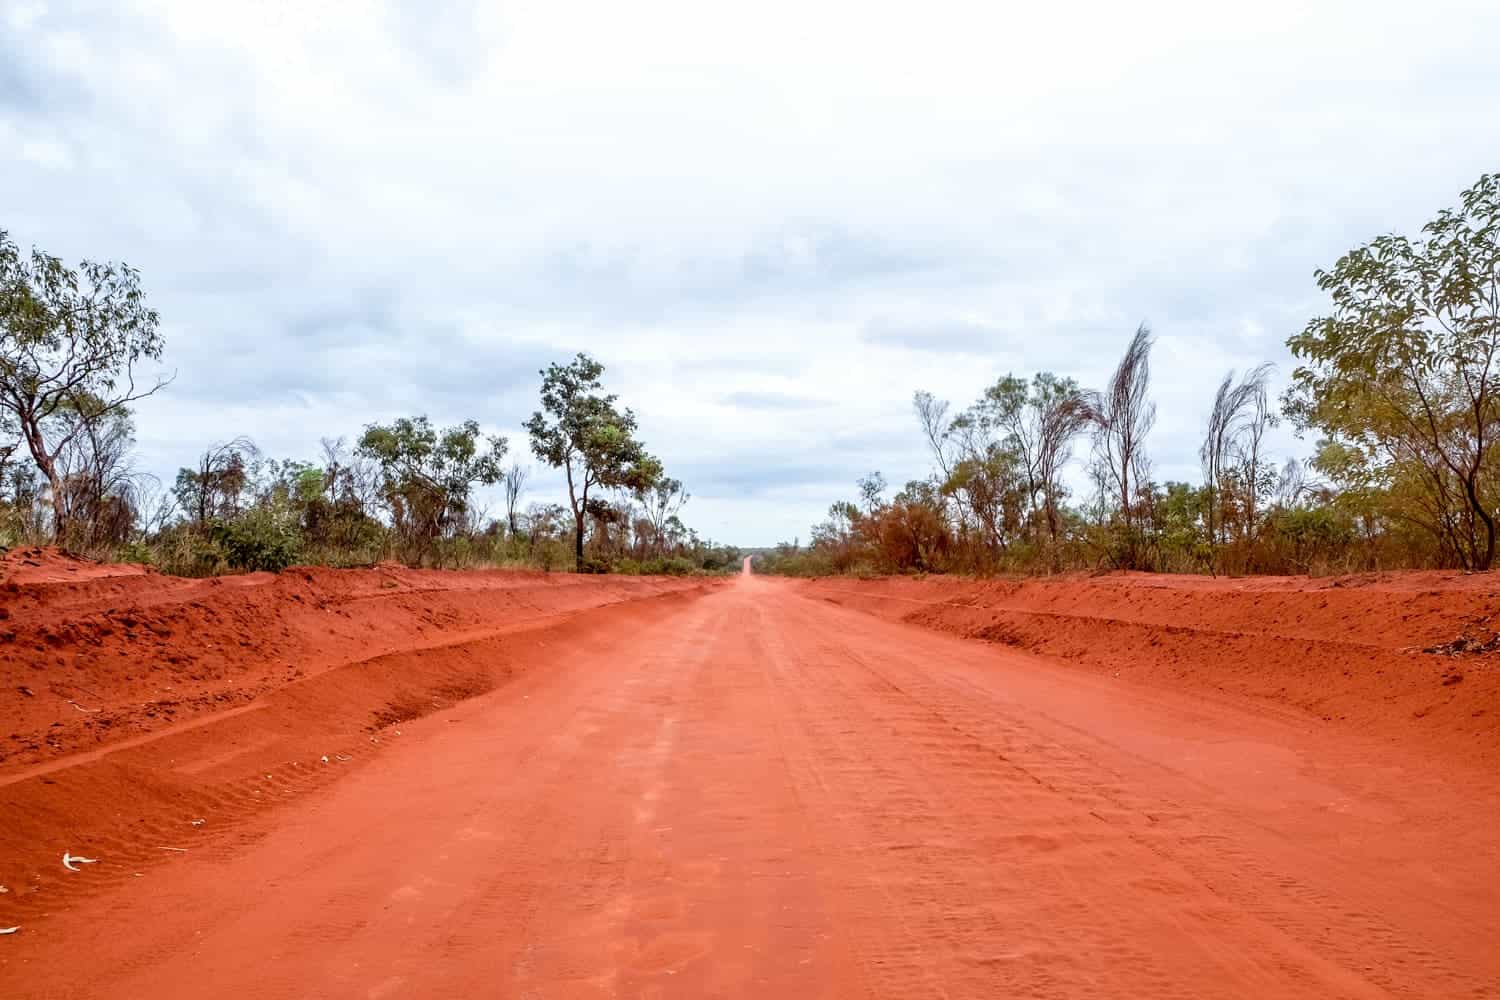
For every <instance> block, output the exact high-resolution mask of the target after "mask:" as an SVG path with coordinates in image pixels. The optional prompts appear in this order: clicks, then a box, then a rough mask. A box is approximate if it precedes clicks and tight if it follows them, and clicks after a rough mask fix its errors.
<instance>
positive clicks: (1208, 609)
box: [802, 572, 1500, 767]
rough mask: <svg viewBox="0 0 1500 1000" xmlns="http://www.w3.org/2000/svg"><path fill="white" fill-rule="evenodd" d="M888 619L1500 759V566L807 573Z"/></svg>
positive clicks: (1447, 751)
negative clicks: (1229, 574)
mask: <svg viewBox="0 0 1500 1000" xmlns="http://www.w3.org/2000/svg"><path fill="white" fill-rule="evenodd" d="M802 586H803V593H805V594H807V595H808V596H811V597H817V598H820V599H823V600H826V601H829V602H832V603H835V604H841V605H845V606H847V607H851V608H856V609H858V610H861V611H865V612H868V613H871V614H875V615H878V616H879V617H882V618H886V619H889V620H895V621H902V622H908V623H911V624H916V625H921V626H924V627H926V628H930V629H934V630H937V631H940V632H946V633H949V634H953V635H959V636H963V637H965V638H970V639H979V640H983V641H986V642H993V643H999V644H1003V645H1006V646H1011V647H1016V648H1020V649H1025V650H1028V651H1031V652H1034V653H1039V654H1043V655H1046V656H1050V657H1056V658H1058V659H1061V660H1065V661H1067V662H1069V663H1071V664H1073V665H1075V666H1079V667H1084V668H1087V669H1090V670H1093V671H1098V672H1101V673H1104V674H1106V675H1108V676H1111V677H1116V678H1119V679H1121V680H1127V681H1133V682H1140V683H1145V684H1150V685H1160V686H1165V687H1170V688H1172V689H1174V690H1182V691H1189V692H1194V693H1198V694H1206V695H1210V696H1212V695H1229V696H1236V697H1240V696H1248V697H1249V698H1251V699H1253V700H1255V701H1257V702H1259V703H1260V704H1261V705H1262V706H1263V707H1264V708H1265V709H1266V710H1269V711H1273V712H1274V711H1286V710H1291V711H1292V712H1294V713H1296V714H1301V713H1307V714H1309V715H1311V716H1312V717H1314V718H1316V719H1320V720H1322V721H1323V722H1326V723H1330V724H1334V725H1337V726H1343V727H1350V728H1354V729H1358V730H1362V731H1365V732H1367V733H1369V734H1370V735H1374V736H1378V737H1381V738H1385V739H1390V740H1399V741H1402V742H1404V743H1409V744H1411V743H1414V744H1416V745H1419V746H1425V747H1427V748H1428V749H1429V750H1432V751H1434V752H1437V753H1440V754H1442V755H1444V756H1447V757H1450V758H1451V759H1453V760H1454V761H1455V762H1457V763H1462V764H1469V765H1479V766H1485V767H1489V766H1491V765H1494V764H1496V763H1497V762H1500V651H1497V647H1500V631H1497V630H1500V577H1497V576H1495V575H1491V574H1484V575H1470V576H1465V575H1460V574H1457V573H1437V572H1422V573H1387V574H1369V575H1365V576H1352V577H1337V578H1330V579H1326V580H1309V579H1305V578H1291V577H1256V578H1249V579H1239V580H1230V579H1218V580H1215V579H1211V578H1206V577H1194V576H1160V575H1148V574H1116V575H1109V576H1102V577H1075V576H1069V577H1061V578H1055V579H1051V580H1027V581H1019V582H1018V581H974V580H960V579H948V578H936V577H929V578H926V579H911V578H890V579H880V580H855V579H847V578H826V579H819V580H812V581H808V582H806V583H805V584H803V585H802Z"/></svg>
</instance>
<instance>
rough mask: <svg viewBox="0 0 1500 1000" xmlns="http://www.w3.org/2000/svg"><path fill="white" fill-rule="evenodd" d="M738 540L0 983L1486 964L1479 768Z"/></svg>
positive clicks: (775, 986)
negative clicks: (716, 558)
mask: <svg viewBox="0 0 1500 1000" xmlns="http://www.w3.org/2000/svg"><path fill="white" fill-rule="evenodd" d="M749 570H750V567H749V560H748V559H747V560H746V563H745V566H744V572H743V574H742V575H741V576H740V577H739V578H737V579H736V580H734V581H733V582H732V583H731V584H728V585H725V586H723V587H721V588H718V589H714V590H710V591H708V592H706V593H704V594H703V595H702V596H697V597H694V598H692V599H690V600H679V601H674V602H671V603H666V604H662V605H658V606H653V607H652V608H651V609H650V611H649V613H647V612H642V613H640V614H636V615H630V616H620V617H619V618H618V619H617V620H614V621H612V623H610V624H606V625H601V626H599V627H598V628H595V629H592V630H583V631H580V632H579V633H577V634H576V635H573V636H572V637H571V638H570V639H569V640H568V644H567V646H566V648H565V649H564V650H562V651H557V650H554V651H553V652H554V653H556V655H553V656H552V657H551V658H550V659H549V660H548V661H547V664H546V666H545V667H542V666H538V667H536V668H534V669H530V670H527V671H525V672H522V673H519V674H518V675H517V676H516V677H515V679H514V680H512V681H510V682H509V683H507V684H505V685H504V686H502V687H500V688H498V689H497V690H495V691H492V692H490V693H488V694H485V695H482V696H480V697H477V698H474V699H472V700H469V701H465V702H462V703H459V704H457V705H456V706H454V707H452V708H449V709H445V710H443V711H439V712H437V713H435V714H433V715H430V716H427V717H426V718H424V719H420V720H415V721H412V722H410V723H407V724H405V731H404V735H403V736H402V739H401V741H400V742H399V744H397V745H395V746H391V747H389V748H388V749H386V750H384V751H382V752H381V754H380V755H379V756H378V757H376V758H375V759H373V760H372V761H371V762H370V763H368V764H366V765H365V766H363V767H362V768H360V769H358V770H355V771H353V772H351V773H350V774H349V775H348V776H347V777H345V778H344V779H342V780H340V781H339V782H337V783H334V784H330V785H328V786H326V787H324V788H321V789H320V790H319V791H318V793H317V794H315V795H309V796H306V797H304V798H301V799H298V800H296V801H293V802H290V803H288V804H287V805H285V806H284V807H282V808H281V809H279V810H277V811H274V812H268V813H267V814H266V815H264V816H262V817H260V818H259V819H258V820H257V822H256V823H255V824H252V825H251V826H249V827H247V828H243V829H241V830H240V831H238V832H236V833H235V834H234V835H233V836H232V837H230V838H226V839H225V840H224V841H223V842H221V843H219V844H218V845H217V846H216V847H215V848H214V849H212V850H204V851H202V852H195V853H192V854H188V855H181V856H174V857H173V858H172V859H170V862H169V863H167V864H164V865H162V866H161V867H158V868H155V869H152V870H151V871H150V872H148V873H146V876H145V877H143V878H141V879H139V880H135V881H133V882H127V883H125V884H122V885H115V886H110V887H108V888H105V889H101V891H100V892H98V893H97V894H95V895H91V896H88V897H87V898H83V899H80V900H79V901H78V902H77V903H76V905H73V906H71V907H69V908H67V909H65V911H64V912H60V913H57V914H53V915H52V916H51V917H50V918H49V919H48V920H46V921H45V922H43V923H41V924H39V925H38V926H37V929H36V932H35V933H32V934H30V935H26V936H23V935H17V936H15V937H14V938H11V939H9V940H6V941H3V942H0V961H3V964H0V994H3V995H6V996H12V997H43V996H46V997H145V996H151V997H155V998H170V997H201V996H203V995H205V993H206V992H212V993H213V994H216V995H221V996H255V997H267V998H269V997H312V996H325V997H379V998H386V997H424V998H426V997H480V996H486V997H487V996H504V997H578V998H585V997H683V998H699V997H710V996H718V997H786V998H793V997H796V998H802V997H890V998H916V997H947V998H959V997H975V998H978V997H1012V996H1013V997H1059V998H1063V997H1066V998H1087V997H1099V998H1119V997H1152V998H1172V997H1224V998H1243V997H1247V996H1264V997H1278V998H1281V997H1287V998H1291V997H1308V998H1320V1000H1321V998H1329V997H1369V998H1374V997H1392V996H1396V997H1450V998H1451V997H1481V996H1494V995H1500V993H1497V992H1496V989H1497V988H1496V985H1495V984H1496V983H1497V982H1500V949H1497V948H1496V947H1495V945H1494V938H1493V927H1494V925H1495V921H1496V919H1497V916H1500V908H1497V902H1500V875H1497V872H1500V865H1497V854H1500V850H1497V848H1500V833H1497V825H1496V824H1495V822H1494V820H1495V816H1496V808H1495V806H1496V799H1495V798H1494V789H1493V785H1490V786H1485V787H1482V788H1476V787H1475V786H1473V785H1472V784H1467V783H1465V782H1464V781H1462V780H1459V779H1457V778H1455V777H1453V776H1451V775H1449V774H1446V773H1444V771H1443V770H1442V769H1440V768H1438V767H1436V766H1435V765H1432V764H1430V763H1428V762H1425V761H1424V760H1423V759H1422V758H1420V757H1418V756H1414V755H1406V754H1404V753H1403V752H1402V751H1401V749H1400V748H1399V747H1392V746H1383V745H1379V744H1377V743H1376V742H1375V741H1373V740H1370V739H1366V738H1364V737H1362V736H1359V735H1358V734H1350V733H1335V732H1327V731H1321V730H1318V729H1315V728H1313V727H1310V726H1308V725H1307V724H1305V722H1303V721H1302V720H1299V719H1297V718H1292V717H1285V718H1278V717H1275V716H1273V715H1270V714H1268V713H1266V712H1263V711H1257V710H1255V708H1254V707H1253V706H1251V705H1248V704H1238V703H1236V702H1235V701H1234V700H1233V699H1228V698H1223V699H1217V700H1210V699H1205V698H1199V697H1193V696H1190V695H1186V694H1177V693H1174V692H1171V691H1168V690H1163V689H1161V688H1147V687H1132V686H1129V685H1124V684H1121V683H1118V682H1115V681H1113V680H1112V679H1110V678H1109V677H1107V676H1097V675H1091V674H1088V673H1085V672H1083V671H1080V670H1075V669H1071V668H1069V667H1067V666H1066V665H1062V664H1060V663H1057V662H1052V661H1048V660H1044V659H1042V658H1038V657H1035V656H1031V655H1028V654H1026V653H1022V652H1015V651H1010V650H1005V649H1001V648H996V647H992V646H986V645H982V644H978V643H974V642H969V641H964V640H961V639H957V638H952V637H949V636H944V635H940V634H937V633H933V632H927V631H923V630H920V629H917V628H914V627H912V626H908V625H903V624H899V623H895V622H888V621H882V620H880V619H878V618H876V617H873V616H870V615H866V614H862V613H860V612H857V611H854V610H850V609H846V608H841V607H838V606H835V605H832V604H830V603H828V602H826V601H818V600H813V599H810V598H808V597H806V596H804V595H803V594H801V593H800V592H799V591H798V590H797V588H796V587H795V586H794V585H792V584H790V583H788V582H787V581H783V580H777V579H768V578H763V577H757V576H754V575H751V574H750V572H749ZM80 877H83V878H86V877H88V876H87V875H83V876H80ZM209 984H211V991H210V990H209Z"/></svg>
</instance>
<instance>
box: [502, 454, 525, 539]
mask: <svg viewBox="0 0 1500 1000" xmlns="http://www.w3.org/2000/svg"><path fill="white" fill-rule="evenodd" d="M530 475H531V470H530V469H529V468H527V467H526V466H524V465H522V464H521V463H520V462H512V463H510V466H509V467H508V468H507V469H506V470H505V475H504V477H503V478H502V479H501V480H500V481H501V483H502V484H503V485H504V487H505V526H506V528H507V529H508V530H509V531H510V537H512V538H514V537H516V533H517V531H518V530H519V528H520V525H519V524H518V522H517V517H516V507H517V506H518V505H519V503H520V501H521V491H522V490H524V489H525V488H526V479H527V477H528V476H530Z"/></svg>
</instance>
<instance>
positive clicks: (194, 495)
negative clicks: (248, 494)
mask: <svg viewBox="0 0 1500 1000" xmlns="http://www.w3.org/2000/svg"><path fill="white" fill-rule="evenodd" d="M259 460H260V450H259V449H258V448H256V447H255V442H253V441H251V440H250V439H249V438H247V437H244V436H241V437H237V438H233V439H231V440H229V441H222V442H220V443H219V444H216V445H213V446H211V447H209V448H207V449H205V450H204V452H203V454H202V455H200V456H198V465H197V467H196V468H193V469H178V470H177V482H176V485H175V486H174V487H173V493H174V494H175V496H176V498H177V504H178V506H179V507H181V508H182V511H183V513H184V514H185V515H186V516H187V517H188V519H189V520H190V521H191V522H192V525H193V527H195V528H198V529H200V530H201V529H203V528H206V527H207V526H208V525H209V524H210V523H212V522H214V521H218V520H232V519H233V518H234V517H236V516H237V515H238V514H239V512H240V509H241V507H242V505H243V502H244V501H243V494H244V492H245V489H246V487H248V486H249V485H250V466H251V465H252V464H254V463H255V462H258V461H259Z"/></svg>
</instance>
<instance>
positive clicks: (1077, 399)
mask: <svg viewBox="0 0 1500 1000" xmlns="http://www.w3.org/2000/svg"><path fill="white" fill-rule="evenodd" d="M1028 405H1029V406H1030V409H1031V411H1032V414H1033V417H1032V419H1033V420H1034V421H1035V427H1036V447H1035V452H1036V472H1035V477H1036V479H1037V481H1038V482H1039V483H1040V484H1041V489H1042V512H1043V514H1044V515H1045V517H1046V521H1047V539H1048V542H1049V544H1050V547H1051V551H1052V568H1053V570H1054V571H1056V570H1060V569H1061V568H1062V562H1061V555H1060V553H1059V552H1058V546H1057V535H1058V527H1059V521H1060V519H1061V518H1060V513H1059V509H1060V507H1061V498H1062V496H1063V489H1064V488H1063V485H1062V470H1063V466H1065V465H1067V464H1068V461H1069V460H1070V459H1071V458H1072V457H1073V440H1074V439H1075V438H1077V437H1078V435H1079V434H1081V433H1083V430H1084V428H1086V427H1087V426H1088V425H1089V421H1090V420H1092V419H1093V411H1092V410H1090V409H1089V404H1088V400H1087V398H1086V397H1085V395H1084V393H1083V391H1082V390H1081V389H1079V388H1078V383H1077V382H1075V381H1073V380H1072V379H1070V378H1058V377H1057V376H1056V375H1053V374H1052V373H1051V372H1039V373H1038V374H1037V376H1036V378H1034V379H1032V380H1031V396H1030V398H1029V400H1028Z"/></svg>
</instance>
